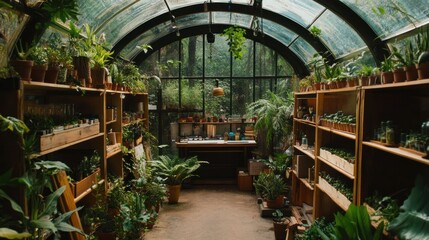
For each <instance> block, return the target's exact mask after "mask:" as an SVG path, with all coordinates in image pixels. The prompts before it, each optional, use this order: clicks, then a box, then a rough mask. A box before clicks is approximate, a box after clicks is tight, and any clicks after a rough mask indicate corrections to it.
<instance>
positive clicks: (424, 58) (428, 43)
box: [416, 27, 429, 79]
mask: <svg viewBox="0 0 429 240" xmlns="http://www.w3.org/2000/svg"><path fill="white" fill-rule="evenodd" d="M416 44H417V48H418V52H419V56H418V59H417V64H416V68H417V73H418V77H419V79H427V78H429V27H426V28H425V29H424V30H422V31H421V32H420V33H419V34H418V35H417V37H416Z"/></svg>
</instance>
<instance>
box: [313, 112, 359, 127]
mask: <svg viewBox="0 0 429 240" xmlns="http://www.w3.org/2000/svg"><path fill="white" fill-rule="evenodd" d="M320 119H321V120H327V121H331V122H335V123H349V124H356V116H353V115H348V114H345V113H343V112H342V111H338V112H336V113H331V114H326V113H324V114H323V115H322V116H321V117H320Z"/></svg>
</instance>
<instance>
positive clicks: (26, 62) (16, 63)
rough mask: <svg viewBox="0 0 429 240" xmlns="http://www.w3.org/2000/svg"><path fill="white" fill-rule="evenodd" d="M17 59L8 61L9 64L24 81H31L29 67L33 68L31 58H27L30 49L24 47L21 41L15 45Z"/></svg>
mask: <svg viewBox="0 0 429 240" xmlns="http://www.w3.org/2000/svg"><path fill="white" fill-rule="evenodd" d="M15 49H16V53H17V55H18V59H15V60H12V61H10V65H11V66H12V67H13V68H14V69H15V71H16V72H18V74H19V76H21V79H22V80H24V81H31V69H32V68H33V65H34V62H33V60H30V59H28V56H29V54H30V49H24V47H23V46H22V42H18V43H17V44H16V45H15Z"/></svg>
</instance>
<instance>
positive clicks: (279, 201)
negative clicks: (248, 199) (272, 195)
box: [265, 195, 284, 209]
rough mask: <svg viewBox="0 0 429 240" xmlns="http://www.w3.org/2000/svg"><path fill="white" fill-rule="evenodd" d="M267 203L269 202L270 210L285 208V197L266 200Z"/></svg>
mask: <svg viewBox="0 0 429 240" xmlns="http://www.w3.org/2000/svg"><path fill="white" fill-rule="evenodd" d="M265 201H266V202H267V207H268V208H274V209H276V208H282V207H284V196H283V195H280V196H277V198H276V199H273V200H269V199H265Z"/></svg>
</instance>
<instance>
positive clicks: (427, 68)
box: [416, 62, 429, 80]
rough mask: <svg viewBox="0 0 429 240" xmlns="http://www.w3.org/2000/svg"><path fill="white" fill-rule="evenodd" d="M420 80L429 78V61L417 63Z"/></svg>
mask: <svg viewBox="0 0 429 240" xmlns="http://www.w3.org/2000/svg"><path fill="white" fill-rule="evenodd" d="M416 68H417V74H418V77H419V80H421V79H429V62H425V63H420V64H416Z"/></svg>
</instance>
